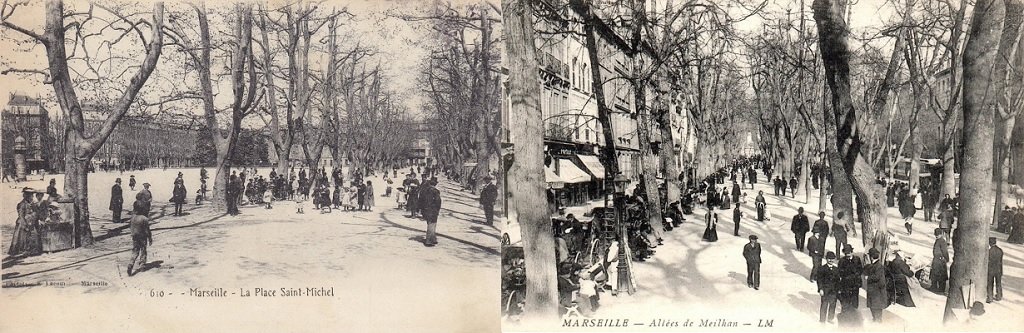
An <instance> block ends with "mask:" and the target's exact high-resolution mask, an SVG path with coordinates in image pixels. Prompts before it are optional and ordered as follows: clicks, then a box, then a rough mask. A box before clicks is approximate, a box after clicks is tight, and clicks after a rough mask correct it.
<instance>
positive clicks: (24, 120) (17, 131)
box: [0, 93, 54, 174]
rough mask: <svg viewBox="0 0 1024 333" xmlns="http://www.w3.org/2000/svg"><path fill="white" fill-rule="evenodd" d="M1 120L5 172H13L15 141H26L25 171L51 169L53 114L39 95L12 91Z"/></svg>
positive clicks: (0, 115) (0, 117)
mask: <svg viewBox="0 0 1024 333" xmlns="http://www.w3.org/2000/svg"><path fill="white" fill-rule="evenodd" d="M0 123H2V130H0V131H2V142H0V146H2V147H3V150H2V154H3V171H4V172H5V173H12V174H13V172H14V146H15V141H21V142H24V145H25V148H26V151H25V153H24V154H25V164H26V165H25V170H26V172H33V171H38V170H46V169H49V161H50V160H51V159H54V157H53V156H52V154H53V149H52V148H53V146H54V139H53V136H52V135H51V134H50V115H49V113H48V112H47V111H46V108H45V107H44V106H43V104H42V103H41V102H40V101H39V99H38V98H32V97H29V96H24V95H18V94H13V93H12V94H11V95H10V101H8V102H7V105H6V106H5V107H4V109H3V112H2V114H0Z"/></svg>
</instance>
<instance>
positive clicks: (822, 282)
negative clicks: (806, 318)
mask: <svg viewBox="0 0 1024 333" xmlns="http://www.w3.org/2000/svg"><path fill="white" fill-rule="evenodd" d="M825 259H826V260H827V263H826V264H825V266H822V267H821V268H820V269H819V271H818V295H821V307H820V308H819V310H818V321H820V322H823V323H824V322H825V320H826V318H827V319H828V322H830V323H831V322H832V321H833V320H834V319H835V318H836V297H837V296H838V292H839V269H838V268H836V254H835V253H833V252H832V251H828V254H826V255H825Z"/></svg>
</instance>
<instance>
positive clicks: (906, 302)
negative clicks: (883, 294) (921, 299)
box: [886, 249, 915, 307]
mask: <svg viewBox="0 0 1024 333" xmlns="http://www.w3.org/2000/svg"><path fill="white" fill-rule="evenodd" d="M902 252H903V251H900V250H899V249H897V250H894V251H893V257H892V261H889V264H888V267H887V269H886V271H887V273H888V277H889V280H888V283H887V287H888V288H889V299H891V300H892V302H893V303H896V304H899V305H902V306H906V307H914V306H915V305H914V298H913V297H912V296H911V295H910V284H908V283H907V278H908V277H913V276H914V272H913V271H911V270H910V266H907V262H906V261H905V260H903V255H902Z"/></svg>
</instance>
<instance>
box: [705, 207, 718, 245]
mask: <svg viewBox="0 0 1024 333" xmlns="http://www.w3.org/2000/svg"><path fill="white" fill-rule="evenodd" d="M704 223H705V225H706V226H705V228H704V236H703V237H701V240H703V241H705V242H712V243H713V242H717V241H718V229H717V226H718V213H712V212H711V211H708V212H707V213H705V214H704Z"/></svg>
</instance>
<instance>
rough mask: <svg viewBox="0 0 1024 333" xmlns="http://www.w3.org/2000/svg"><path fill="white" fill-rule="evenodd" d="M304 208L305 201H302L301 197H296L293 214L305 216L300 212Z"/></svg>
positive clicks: (303, 212)
mask: <svg viewBox="0 0 1024 333" xmlns="http://www.w3.org/2000/svg"><path fill="white" fill-rule="evenodd" d="M305 207H306V201H305V200H302V196H301V195H296V196H295V213H296V214H305V213H306V212H305V211H303V210H302V209H303V208H305Z"/></svg>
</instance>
